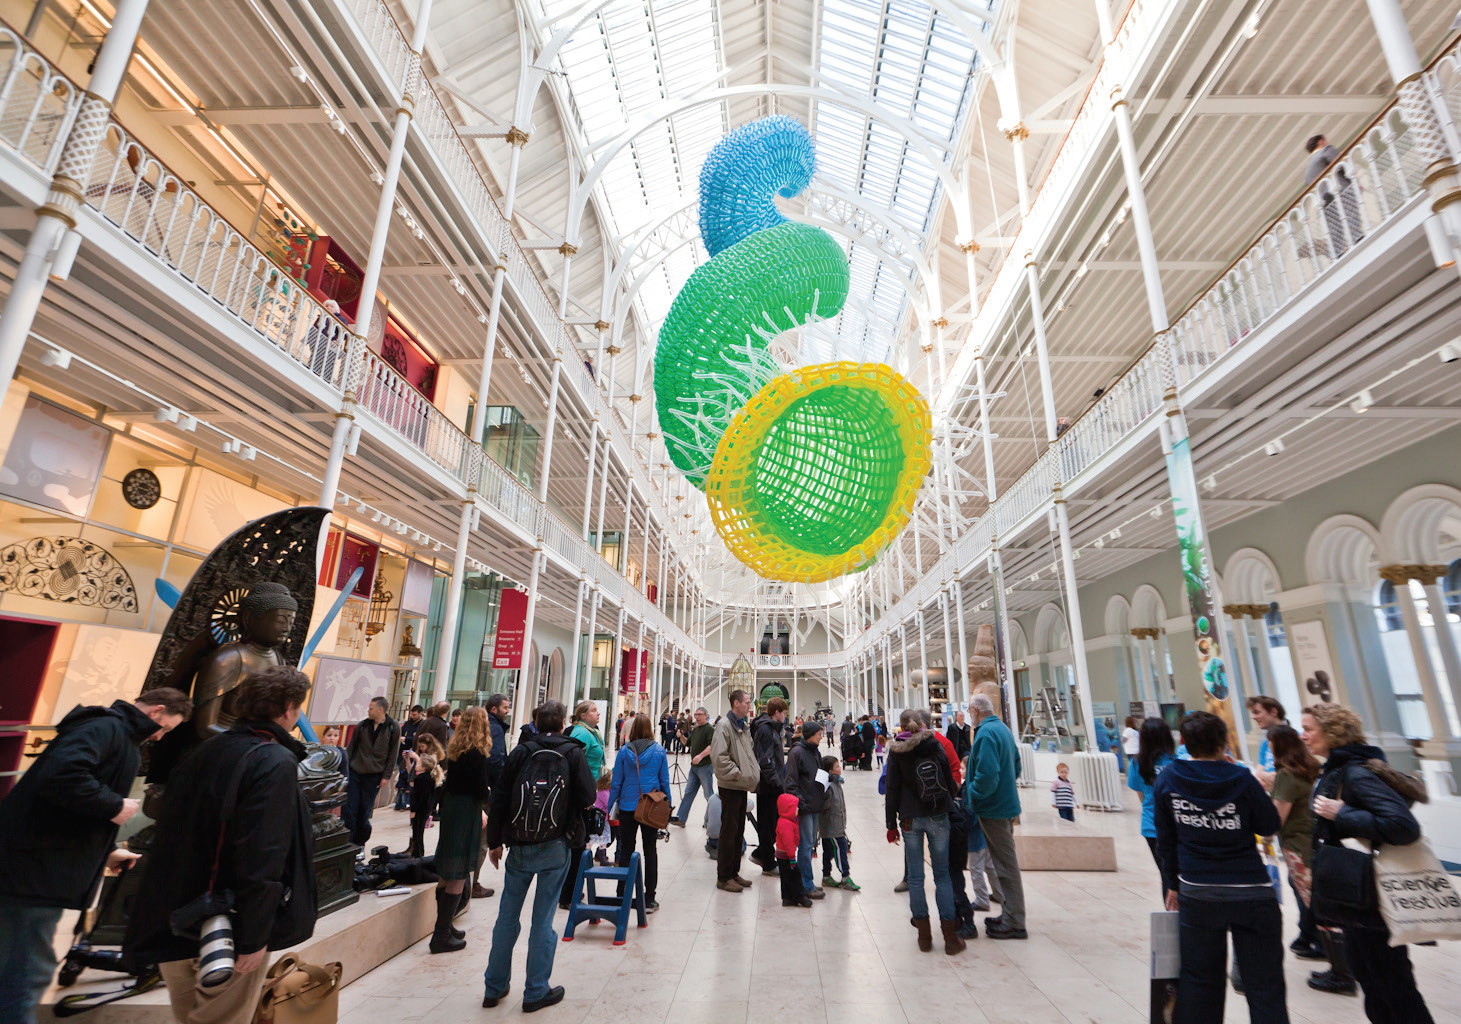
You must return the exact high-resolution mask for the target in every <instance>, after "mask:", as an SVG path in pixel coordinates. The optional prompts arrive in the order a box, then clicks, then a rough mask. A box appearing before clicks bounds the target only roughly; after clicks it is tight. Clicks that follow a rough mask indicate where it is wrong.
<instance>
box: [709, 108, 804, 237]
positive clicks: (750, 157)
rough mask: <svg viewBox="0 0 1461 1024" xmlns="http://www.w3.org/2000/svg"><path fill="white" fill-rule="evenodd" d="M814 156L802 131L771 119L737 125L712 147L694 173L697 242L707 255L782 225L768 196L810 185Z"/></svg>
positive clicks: (790, 120) (786, 120)
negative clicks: (697, 175) (697, 197)
mask: <svg viewBox="0 0 1461 1024" xmlns="http://www.w3.org/2000/svg"><path fill="white" fill-rule="evenodd" d="M816 170H817V154H816V150H815V149H814V148H813V146H812V136H811V133H809V132H808V131H807V129H806V126H805V125H804V124H802V123H801V122H800V121H798V120H797V119H796V118H794V117H787V116H785V115H784V114H777V115H774V116H772V117H763V118H761V119H760V120H759V121H752V122H751V123H750V124H746V125H742V126H741V127H739V128H737V129H736V130H735V131H733V132H731V133H730V134H729V135H727V136H726V137H725V138H723V139H721V140H720V141H719V142H717V143H716V144H715V148H714V149H712V150H711V151H710V154H709V156H707V157H706V158H705V164H704V166H703V167H702V168H701V169H700V237H701V239H702V240H703V241H704V242H705V249H706V251H707V252H709V253H710V255H712V256H714V255H716V254H717V253H720V252H723V251H724V250H726V249H729V248H730V247H731V246H733V245H735V244H736V243H737V242H739V241H740V240H741V239H743V238H745V237H746V236H747V235H750V234H752V233H753V232H756V231H761V230H764V229H766V228H772V227H775V226H776V225H778V224H780V223H782V222H783V221H785V220H786V218H785V217H783V216H782V215H781V211H779V210H777V209H776V204H775V202H774V201H773V198H772V197H773V196H777V195H780V196H784V197H786V198H788V199H789V198H791V197H792V196H795V195H799V194H800V193H801V192H802V191H803V190H804V189H805V188H806V187H807V186H808V185H810V184H811V181H812V175H813V174H815V173H816Z"/></svg>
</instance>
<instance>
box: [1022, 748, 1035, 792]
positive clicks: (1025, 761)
mask: <svg viewBox="0 0 1461 1024" xmlns="http://www.w3.org/2000/svg"><path fill="white" fill-rule="evenodd" d="M1019 783H1020V787H1021V788H1023V789H1032V788H1033V787H1034V785H1035V748H1034V747H1032V746H1030V745H1029V744H1028V743H1021V744H1020V779H1019Z"/></svg>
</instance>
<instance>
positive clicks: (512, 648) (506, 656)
mask: <svg viewBox="0 0 1461 1024" xmlns="http://www.w3.org/2000/svg"><path fill="white" fill-rule="evenodd" d="M527 621H528V595H527V594H525V593H523V592H522V591H521V590H503V592H502V606H501V607H500V608H499V609H498V612H497V640H496V642H495V643H494V644H493V645H492V667H493V668H522V664H523V646H524V643H523V640H524V636H523V633H524V631H525V629H526V627H527Z"/></svg>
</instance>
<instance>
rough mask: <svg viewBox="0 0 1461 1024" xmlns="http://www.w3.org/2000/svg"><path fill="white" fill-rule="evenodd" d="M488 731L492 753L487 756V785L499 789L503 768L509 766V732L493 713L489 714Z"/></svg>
mask: <svg viewBox="0 0 1461 1024" xmlns="http://www.w3.org/2000/svg"><path fill="white" fill-rule="evenodd" d="M487 731H488V732H490V733H491V734H492V753H490V754H488V755H487V783H488V785H490V786H491V787H492V788H493V789H496V788H497V780H498V779H499V778H500V777H501V775H502V768H503V766H504V765H506V764H507V730H506V729H504V728H503V727H502V723H501V722H499V721H498V720H497V716H496V715H494V714H493V713H492V712H490V711H489V712H487Z"/></svg>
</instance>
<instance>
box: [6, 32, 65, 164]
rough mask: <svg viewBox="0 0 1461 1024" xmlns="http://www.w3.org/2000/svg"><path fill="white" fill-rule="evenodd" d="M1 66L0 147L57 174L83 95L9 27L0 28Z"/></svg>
mask: <svg viewBox="0 0 1461 1024" xmlns="http://www.w3.org/2000/svg"><path fill="white" fill-rule="evenodd" d="M0 64H3V65H4V74H5V80H4V83H3V84H0V143H3V144H4V145H5V146H6V147H7V148H9V149H10V150H12V151H14V152H15V153H17V154H18V155H19V156H21V157H22V158H23V159H25V160H26V161H27V162H29V163H31V164H33V165H34V166H35V167H37V168H38V169H39V170H41V171H43V172H44V173H45V174H47V175H51V174H54V173H55V170H56V164H57V162H59V161H60V159H61V147H62V146H64V145H65V144H66V136H67V135H69V134H70V131H71V122H72V120H74V119H75V117H76V110H77V108H78V107H79V106H80V105H81V90H80V89H78V88H77V87H76V86H75V85H74V84H73V83H72V81H71V80H70V79H69V78H67V77H66V76H65V75H63V74H61V73H60V72H59V71H57V70H56V69H55V68H53V67H52V66H51V65H50V63H49V62H48V61H47V60H46V59H45V58H44V57H42V56H41V55H40V54H38V53H36V51H35V50H33V49H31V47H30V45H29V44H28V43H26V41H25V40H24V39H23V38H21V36H20V34H19V33H17V32H16V31H14V30H13V29H11V28H10V27H8V26H5V25H0Z"/></svg>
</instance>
